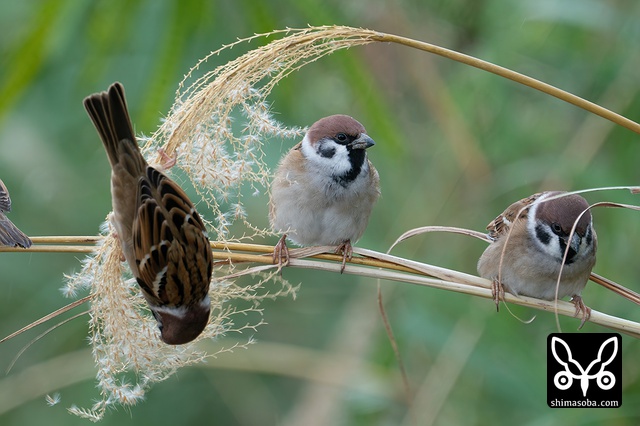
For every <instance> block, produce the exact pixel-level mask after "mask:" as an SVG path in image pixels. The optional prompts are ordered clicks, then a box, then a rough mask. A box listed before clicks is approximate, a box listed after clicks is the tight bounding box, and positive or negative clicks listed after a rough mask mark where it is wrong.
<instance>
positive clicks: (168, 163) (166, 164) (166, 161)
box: [158, 148, 178, 170]
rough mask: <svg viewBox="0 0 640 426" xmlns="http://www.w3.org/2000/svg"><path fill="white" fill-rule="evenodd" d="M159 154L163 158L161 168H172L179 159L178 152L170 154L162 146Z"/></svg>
mask: <svg viewBox="0 0 640 426" xmlns="http://www.w3.org/2000/svg"><path fill="white" fill-rule="evenodd" d="M158 154H160V159H161V163H160V169H161V170H169V169H170V168H172V167H173V166H175V165H176V162H177V161H178V154H177V153H176V152H174V153H173V155H169V154H167V152H166V151H165V150H164V148H160V149H158Z"/></svg>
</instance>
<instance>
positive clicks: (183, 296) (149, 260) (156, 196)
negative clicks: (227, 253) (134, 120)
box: [133, 167, 213, 306]
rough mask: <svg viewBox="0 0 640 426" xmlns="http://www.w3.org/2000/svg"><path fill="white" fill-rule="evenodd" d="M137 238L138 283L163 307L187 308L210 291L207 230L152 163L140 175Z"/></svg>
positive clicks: (211, 259) (136, 221)
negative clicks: (144, 174) (144, 175)
mask: <svg viewBox="0 0 640 426" xmlns="http://www.w3.org/2000/svg"><path fill="white" fill-rule="evenodd" d="M138 200H139V201H138V202H139V207H138V216H137V218H136V220H135V221H134V228H133V242H134V251H135V258H136V263H137V265H138V270H139V277H138V283H139V284H140V286H141V287H142V288H143V290H144V291H145V292H146V293H147V294H148V295H149V296H150V297H151V298H153V299H154V301H155V302H156V303H157V304H158V305H162V306H189V305H191V304H194V303H198V302H200V301H201V300H202V299H203V298H204V297H205V296H206V294H207V292H208V290H209V281H210V280H211V273H212V268H213V257H212V254H211V248H210V245H209V240H208V238H207V236H206V228H205V226H204V223H203V222H202V220H201V219H200V216H199V215H198V213H197V212H196V210H195V208H194V207H193V204H192V203H191V201H190V200H189V198H188V197H187V195H186V194H185V193H184V191H183V190H182V189H181V188H180V187H179V186H178V185H177V184H176V183H175V182H173V181H172V180H170V179H169V178H167V177H166V176H164V175H163V174H162V173H160V172H159V171H157V170H156V169H154V168H153V167H147V176H146V179H140V182H139V190H138Z"/></svg>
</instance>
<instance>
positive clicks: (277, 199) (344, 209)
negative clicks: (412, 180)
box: [269, 115, 380, 271]
mask: <svg viewBox="0 0 640 426" xmlns="http://www.w3.org/2000/svg"><path fill="white" fill-rule="evenodd" d="M373 145H374V142H373V140H372V139H371V138H370V137H369V136H368V135H367V132H366V130H365V128H364V126H363V125H362V124H360V123H359V122H358V121H356V120H355V119H353V118H352V117H349V116H347V115H331V116H329V117H325V118H322V119H320V120H318V121H316V122H315V123H314V124H313V125H312V126H311V127H310V128H309V130H308V131H307V134H306V135H305V136H304V138H303V139H302V142H300V143H299V144H297V145H296V146H294V147H293V148H292V149H291V150H290V151H289V152H288V153H287V155H285V156H284V157H283V158H282V160H281V161H280V164H279V165H278V168H277V170H276V173H275V178H274V180H273V183H272V185H271V199H270V211H269V219H270V222H271V226H272V227H273V229H274V230H276V231H278V232H282V233H283V236H282V238H281V239H280V241H279V242H278V244H277V245H276V248H275V250H274V262H278V263H280V264H282V263H283V262H284V263H285V264H286V263H287V262H288V261H289V253H288V249H287V246H286V241H285V240H286V238H287V237H288V238H289V239H290V240H291V241H293V242H294V243H296V244H299V245H302V246H316V245H337V246H338V247H337V250H336V253H340V252H342V254H343V260H342V271H344V268H345V263H346V260H347V259H350V258H351V255H352V253H353V251H352V247H351V243H355V242H356V241H357V240H358V239H359V238H360V237H361V236H362V234H363V233H364V230H365V228H366V227H367V223H368V221H369V216H370V214H371V210H372V209H373V205H374V204H375V202H376V201H377V199H378V197H379V196H380V178H379V176H378V172H377V170H376V169H375V168H374V167H373V165H372V164H371V162H370V161H369V159H368V158H367V153H366V149H367V148H369V147H371V146H373Z"/></svg>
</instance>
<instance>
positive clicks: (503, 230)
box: [487, 192, 544, 240]
mask: <svg viewBox="0 0 640 426" xmlns="http://www.w3.org/2000/svg"><path fill="white" fill-rule="evenodd" d="M542 194H544V192H538V193H536V194H533V195H531V196H529V197H526V198H523V199H522V200H519V201H516V202H515V203H513V204H511V205H510V206H509V207H507V208H506V210H505V211H503V212H502V213H501V214H500V215H498V217H496V218H495V219H493V220H492V221H491V222H490V223H489V224H488V225H487V230H488V231H489V237H490V238H491V239H494V240H495V239H496V238H498V237H499V236H501V235H505V234H507V233H508V232H509V228H511V224H513V222H515V220H516V217H517V215H518V213H519V214H520V218H523V217H526V215H527V212H528V211H529V206H530V205H531V204H532V203H533V202H534V201H535V200H537V199H538V198H539V197H540V196H541V195H542Z"/></svg>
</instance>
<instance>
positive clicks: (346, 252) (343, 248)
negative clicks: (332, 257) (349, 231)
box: [336, 240, 353, 274]
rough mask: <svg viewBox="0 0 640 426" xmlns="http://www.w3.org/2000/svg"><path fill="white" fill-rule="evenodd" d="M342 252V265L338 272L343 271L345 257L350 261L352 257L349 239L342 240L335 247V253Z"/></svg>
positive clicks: (345, 262) (345, 261) (345, 263)
mask: <svg viewBox="0 0 640 426" xmlns="http://www.w3.org/2000/svg"><path fill="white" fill-rule="evenodd" d="M340 253H342V267H341V268H340V273H341V274H342V273H343V272H344V268H345V267H346V266H347V259H349V261H351V259H352V258H353V247H352V246H351V240H347V241H343V242H342V244H340V245H339V246H338V247H337V248H336V254H340Z"/></svg>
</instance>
